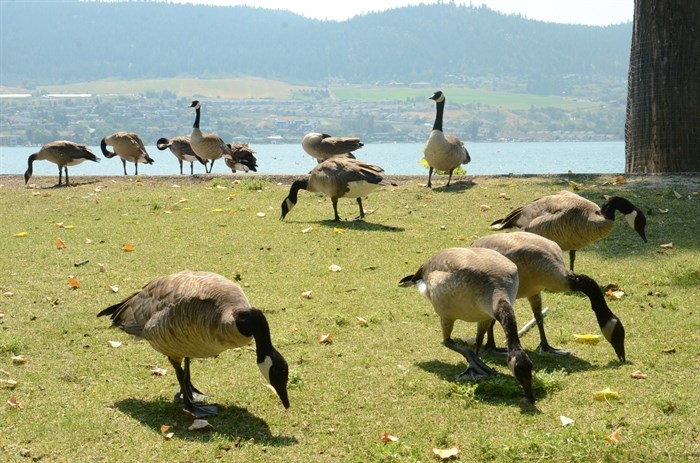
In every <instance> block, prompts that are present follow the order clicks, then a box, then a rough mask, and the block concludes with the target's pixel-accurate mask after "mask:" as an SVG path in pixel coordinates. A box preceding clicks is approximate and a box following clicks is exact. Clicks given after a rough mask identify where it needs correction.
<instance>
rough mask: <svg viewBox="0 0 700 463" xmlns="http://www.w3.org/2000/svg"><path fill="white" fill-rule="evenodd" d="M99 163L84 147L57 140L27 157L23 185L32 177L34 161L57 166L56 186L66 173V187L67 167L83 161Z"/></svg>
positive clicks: (60, 182)
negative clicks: (51, 163)
mask: <svg viewBox="0 0 700 463" xmlns="http://www.w3.org/2000/svg"><path fill="white" fill-rule="evenodd" d="M86 160H87V161H94V162H100V159H99V158H98V157H97V156H95V155H94V154H93V152H92V151H90V149H88V147H87V146H85V145H79V144H77V143H73V142H72V141H67V140H57V141H52V142H50V143H47V144H45V145H44V146H42V147H41V149H40V150H39V151H37V152H36V153H34V154H32V155H30V156H29V159H28V161H27V163H28V165H27V171H26V172H25V173H24V184H25V185H26V184H27V183H29V179H30V178H31V177H32V164H33V163H34V161H51V162H53V163H54V164H57V165H58V184H59V185H61V184H62V182H63V171H64V170H65V171H66V185H68V166H76V165H78V164H80V163H81V162H83V161H86Z"/></svg>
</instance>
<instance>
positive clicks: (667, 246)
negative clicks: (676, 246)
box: [659, 243, 673, 249]
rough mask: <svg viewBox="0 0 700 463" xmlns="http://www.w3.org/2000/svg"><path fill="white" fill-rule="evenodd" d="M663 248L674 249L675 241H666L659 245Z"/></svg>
mask: <svg viewBox="0 0 700 463" xmlns="http://www.w3.org/2000/svg"><path fill="white" fill-rule="evenodd" d="M659 247H660V248H661V249H673V243H666V244H662V245H660V246H659Z"/></svg>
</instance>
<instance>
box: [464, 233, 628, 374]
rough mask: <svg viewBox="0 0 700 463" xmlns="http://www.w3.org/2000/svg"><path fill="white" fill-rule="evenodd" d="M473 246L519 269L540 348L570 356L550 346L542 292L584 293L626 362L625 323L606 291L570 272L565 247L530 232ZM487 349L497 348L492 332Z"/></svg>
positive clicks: (485, 239)
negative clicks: (608, 300) (609, 300)
mask: <svg viewBox="0 0 700 463" xmlns="http://www.w3.org/2000/svg"><path fill="white" fill-rule="evenodd" d="M472 247H474V248H488V249H492V250H494V251H497V252H499V253H500V254H502V255H503V256H505V257H507V258H508V259H509V260H511V261H512V262H513V263H514V264H515V265H516V266H517V267H518V276H519V280H520V284H519V286H518V293H517V298H518V299H520V298H527V299H528V301H529V302H530V307H531V308H532V312H533V314H534V316H535V321H536V323H537V328H538V330H539V334H540V345H539V347H538V349H540V350H542V351H545V352H550V353H554V354H562V353H566V352H564V351H559V350H558V349H555V348H553V347H551V346H550V345H549V342H548V341H547V336H546V334H545V331H544V321H543V317H542V291H543V290H545V289H547V290H549V291H553V292H567V291H580V292H582V293H584V294H585V295H586V296H587V297H588V299H589V301H590V304H591V309H592V310H593V312H594V313H595V316H596V320H597V322H598V326H599V327H600V329H601V331H602V333H603V335H604V336H605V339H607V340H608V342H609V343H610V344H611V345H612V346H613V349H614V350H615V353H616V354H617V357H618V359H619V360H621V361H624V360H625V329H624V327H623V325H622V321H620V319H619V318H618V317H617V316H616V315H615V314H614V313H613V312H612V311H611V310H610V308H609V307H608V304H607V302H606V301H605V297H604V296H603V292H602V291H601V289H600V287H599V286H598V284H597V283H596V282H595V281H594V280H593V279H592V278H590V277H589V276H587V275H583V274H576V273H574V272H571V271H569V270H567V269H566V265H565V264H564V259H563V258H562V252H561V248H560V247H559V246H558V245H557V244H556V243H555V242H554V241H551V240H549V239H547V238H544V237H542V236H539V235H535V234H533V233H528V232H513V233H500V234H495V235H490V236H485V237H483V238H479V239H478V240H476V241H475V242H474V243H473V244H472ZM487 346H489V347H494V345H493V337H492V332H489V340H488V342H487Z"/></svg>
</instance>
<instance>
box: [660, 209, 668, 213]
mask: <svg viewBox="0 0 700 463" xmlns="http://www.w3.org/2000/svg"><path fill="white" fill-rule="evenodd" d="M659 212H661V213H662V214H668V209H659Z"/></svg>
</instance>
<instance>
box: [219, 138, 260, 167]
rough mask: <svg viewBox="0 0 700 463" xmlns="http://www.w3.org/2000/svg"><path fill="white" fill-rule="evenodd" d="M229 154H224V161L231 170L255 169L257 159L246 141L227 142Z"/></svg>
mask: <svg viewBox="0 0 700 463" xmlns="http://www.w3.org/2000/svg"><path fill="white" fill-rule="evenodd" d="M226 146H228V148H229V150H231V154H230V156H229V155H225V156H224V162H225V163H226V165H227V166H228V167H229V169H231V171H232V172H234V173H235V172H236V171H237V170H242V171H243V172H248V171H253V172H256V171H257V167H258V164H257V159H255V151H253V150H252V149H251V148H250V147H249V146H248V143H234V144H228V145H226Z"/></svg>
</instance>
